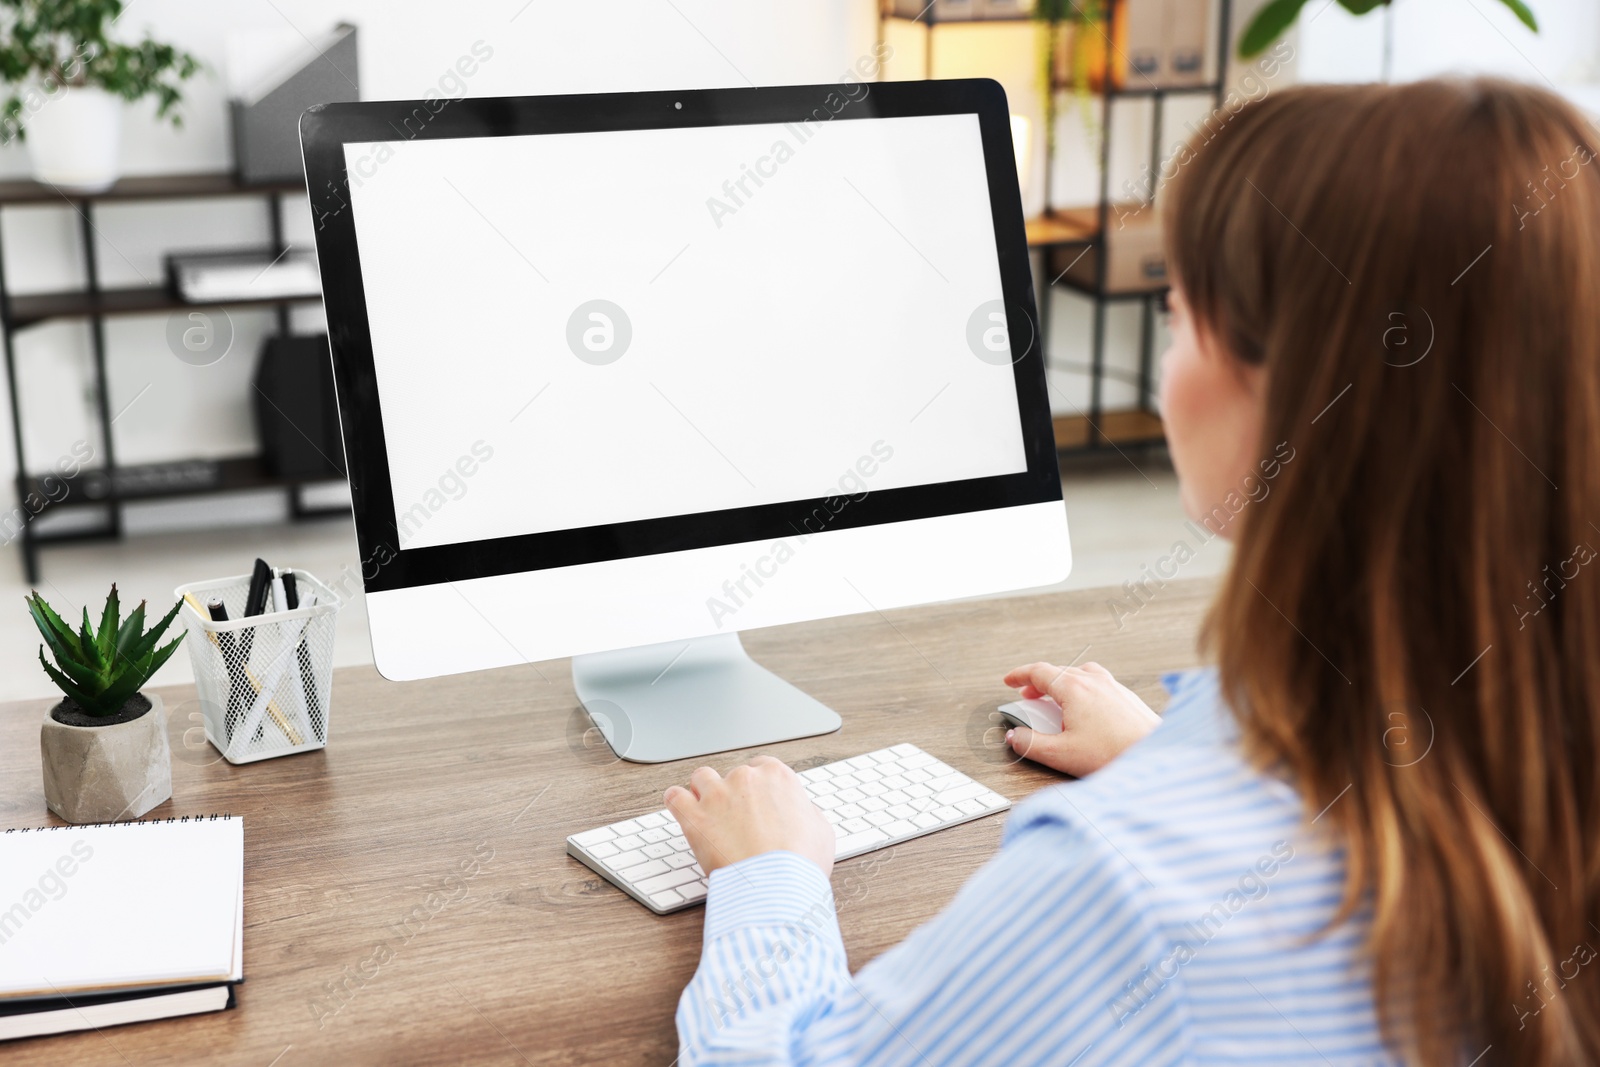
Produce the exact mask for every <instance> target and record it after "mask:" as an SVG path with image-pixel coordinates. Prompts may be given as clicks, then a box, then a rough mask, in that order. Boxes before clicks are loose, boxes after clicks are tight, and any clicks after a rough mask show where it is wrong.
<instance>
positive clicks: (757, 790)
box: [665, 756, 834, 876]
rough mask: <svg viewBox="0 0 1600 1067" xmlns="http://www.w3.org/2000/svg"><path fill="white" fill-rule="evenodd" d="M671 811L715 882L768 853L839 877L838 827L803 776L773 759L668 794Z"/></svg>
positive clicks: (697, 778) (702, 774)
mask: <svg viewBox="0 0 1600 1067" xmlns="http://www.w3.org/2000/svg"><path fill="white" fill-rule="evenodd" d="M665 799H666V803H667V809H668V810H669V811H671V812H672V815H673V818H675V819H677V820H678V825H679V826H680V827H682V828H683V836H684V837H686V838H688V839H689V844H690V845H691V846H693V847H694V855H695V859H697V860H699V861H700V866H701V867H702V868H704V870H705V872H706V874H707V875H708V876H709V875H710V874H711V872H712V871H714V870H716V869H717V868H718V867H726V866H728V865H730V864H734V863H738V862H739V861H740V860H744V859H749V858H750V857H751V856H759V855H761V854H762V853H763V852H777V851H780V850H782V851H788V852H794V853H797V854H799V855H801V856H804V857H805V858H806V859H808V860H810V861H811V862H813V863H815V864H816V865H817V866H818V867H820V868H821V869H822V873H823V875H824V876H826V875H828V874H830V873H831V872H832V871H833V842H834V837H833V826H832V825H831V824H830V823H829V822H828V820H827V817H826V816H824V815H823V814H822V811H821V809H819V808H818V807H817V806H816V805H815V804H813V803H811V798H810V797H809V796H808V795H806V790H805V786H804V785H802V784H801V782H800V776H799V775H798V774H796V773H794V771H793V770H791V769H790V768H789V765H788V764H786V763H784V762H782V761H781V760H776V759H773V758H772V757H771V756H757V757H756V758H755V759H753V760H751V761H750V762H749V764H748V765H746V766H743V767H735V768H734V769H733V770H731V771H729V772H728V776H727V777H726V778H724V777H723V776H722V775H720V774H718V773H717V772H716V771H714V770H712V769H711V768H710V767H701V768H700V769H699V770H697V771H695V772H694V773H693V774H692V775H690V776H689V786H688V788H684V787H683V786H678V785H675V786H673V787H672V788H671V789H668V790H667V793H666V798H665Z"/></svg>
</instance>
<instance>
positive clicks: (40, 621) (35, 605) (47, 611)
mask: <svg viewBox="0 0 1600 1067" xmlns="http://www.w3.org/2000/svg"><path fill="white" fill-rule="evenodd" d="M28 611H29V612H30V613H32V615H33V621H34V623H35V624H36V625H37V626H38V627H39V632H40V633H42V634H44V635H45V640H47V641H49V640H50V638H51V635H52V634H53V635H54V636H55V639H56V640H57V641H59V642H60V643H61V644H62V645H64V646H66V647H67V648H69V649H71V650H72V655H73V656H74V657H76V658H77V659H82V658H83V649H82V648H80V647H79V645H78V635H77V634H75V633H73V632H72V627H70V626H68V625H67V623H66V620H65V619H63V618H62V617H61V616H60V615H57V614H56V613H55V609H54V608H52V607H51V606H50V605H49V604H47V603H45V599H44V597H42V596H40V595H39V593H38V591H37V590H35V591H34V594H33V596H32V597H30V598H29V599H28ZM51 647H52V648H54V647H55V642H51Z"/></svg>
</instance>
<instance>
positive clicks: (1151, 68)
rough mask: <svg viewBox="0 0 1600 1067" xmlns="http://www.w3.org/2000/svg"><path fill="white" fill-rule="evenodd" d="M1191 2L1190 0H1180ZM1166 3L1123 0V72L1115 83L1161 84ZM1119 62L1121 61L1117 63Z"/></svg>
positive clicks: (1160, 0)
mask: <svg viewBox="0 0 1600 1067" xmlns="http://www.w3.org/2000/svg"><path fill="white" fill-rule="evenodd" d="M1184 2H1187V3H1193V2H1194V0H1184ZM1169 6H1170V3H1165V2H1163V0H1126V3H1125V5H1124V9H1125V11H1126V14H1127V35H1128V36H1127V42H1126V45H1125V47H1124V54H1125V55H1126V56H1127V67H1128V69H1127V73H1126V75H1125V76H1124V77H1122V78H1121V80H1120V82H1119V84H1120V85H1123V86H1130V85H1131V86H1133V87H1134V88H1142V87H1144V86H1147V85H1150V84H1152V83H1154V84H1156V85H1161V84H1162V80H1163V78H1164V77H1165V76H1166V70H1165V67H1166V53H1167V48H1166V41H1165V35H1166V26H1167V22H1168V21H1169V16H1168V10H1167V9H1168V7H1169ZM1118 65H1119V66H1121V64H1118Z"/></svg>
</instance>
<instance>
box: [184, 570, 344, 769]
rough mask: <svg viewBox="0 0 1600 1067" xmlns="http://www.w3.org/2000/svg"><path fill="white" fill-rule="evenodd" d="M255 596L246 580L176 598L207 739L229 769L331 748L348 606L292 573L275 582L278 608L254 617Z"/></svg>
mask: <svg viewBox="0 0 1600 1067" xmlns="http://www.w3.org/2000/svg"><path fill="white" fill-rule="evenodd" d="M250 587H251V576H250V575H248V574H241V575H238V576H236V577H232V578H217V579H214V580H212V581H208V582H194V583H192V584H189V585H182V586H179V587H178V588H177V589H175V590H174V591H173V592H174V594H175V595H176V596H178V597H180V598H182V600H183V602H184V607H183V610H182V611H181V612H180V613H179V614H180V615H181V617H182V619H183V624H184V627H185V628H186V629H187V630H188V632H189V640H188V641H186V642H184V643H185V644H186V645H188V647H189V657H190V659H191V660H192V661H193V663H194V681H195V688H196V689H197V690H199V696H200V709H201V716H202V718H203V719H204V721H205V731H206V740H208V741H210V742H211V744H212V745H213V746H214V747H215V748H216V749H217V751H218V752H220V753H222V756H223V758H224V759H226V760H227V761H228V762H229V763H252V762H254V761H256V760H262V759H270V758H272V757H273V756H287V755H291V754H293V753H296V752H309V751H311V750H313V749H318V748H323V747H325V746H326V745H327V743H328V702H329V698H330V697H331V696H332V692H333V629H334V619H335V617H336V616H337V614H338V610H339V605H338V598H337V597H336V596H335V595H334V593H333V591H332V590H331V589H329V588H328V587H327V586H325V585H323V584H322V583H321V582H319V581H317V579H316V578H314V577H312V576H311V575H310V574H307V573H306V572H305V571H283V572H279V573H277V574H274V575H273V576H272V578H271V587H272V601H271V604H272V606H271V607H270V608H269V609H268V610H267V611H266V612H265V613H263V614H259V615H246V614H245V611H246V600H247V598H248V596H249V594H250ZM289 605H294V606H293V607H291V606H289Z"/></svg>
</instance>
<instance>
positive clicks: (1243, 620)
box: [1167, 80, 1600, 1067]
mask: <svg viewBox="0 0 1600 1067" xmlns="http://www.w3.org/2000/svg"><path fill="white" fill-rule="evenodd" d="M1218 118H1219V119H1221V118H1222V116H1218ZM1593 133H1594V131H1593V130H1592V129H1591V128H1590V127H1589V126H1588V124H1587V123H1585V122H1584V121H1583V120H1582V119H1581V118H1579V116H1578V115H1577V114H1576V113H1575V112H1574V111H1573V110H1572V109H1571V108H1570V107H1569V106H1568V105H1566V104H1565V103H1563V102H1562V101H1561V100H1559V99H1558V98H1557V97H1555V96H1553V95H1551V94H1550V93H1547V92H1544V91H1542V90H1540V89H1536V88H1533V87H1529V86H1524V85H1516V84H1511V83H1507V82H1501V81H1493V80H1473V81H1428V82H1419V83H1414V84H1409V85H1403V86H1315V87H1299V88H1293V89H1288V90H1284V91H1281V92H1279V93H1276V94H1274V95H1272V96H1269V97H1268V98H1266V99H1264V100H1262V101H1260V102H1259V103H1256V104H1253V105H1251V106H1249V107H1246V108H1244V109H1243V110H1242V111H1240V112H1239V113H1238V114H1236V115H1232V116H1228V117H1226V120H1225V121H1220V122H1216V121H1214V122H1212V123H1208V124H1207V127H1206V130H1205V132H1204V133H1203V134H1201V135H1200V136H1199V137H1197V138H1196V139H1195V140H1194V141H1192V142H1191V143H1190V145H1189V147H1188V149H1187V150H1186V151H1185V152H1183V153H1181V154H1180V156H1179V157H1178V158H1177V159H1175V160H1174V162H1175V163H1176V164H1178V174H1177V175H1176V177H1175V179H1174V180H1173V182H1172V185H1171V188H1170V190H1169V196H1168V198H1167V203H1168V205H1169V206H1168V214H1167V220H1168V221H1167V225H1168V232H1167V236H1168V245H1169V253H1170V256H1171V264H1172V267H1173V271H1174V275H1175V278H1176V280H1177V283H1178V284H1179V285H1180V287H1181V288H1182V290H1183V293H1184V295H1185V297H1186V298H1187V302H1188V304H1189V306H1190V307H1191V309H1192V312H1193V315H1194V316H1195V319H1196V321H1197V324H1198V325H1199V327H1200V329H1201V333H1202V336H1204V337H1208V338H1209V339H1210V340H1212V341H1213V342H1214V343H1216V344H1217V345H1219V346H1220V347H1221V349H1223V350H1225V351H1226V352H1228V353H1230V354H1231V355H1232V356H1233V357H1235V358H1238V359H1240V360H1243V361H1245V362H1247V363H1251V364H1256V365H1260V366H1262V367H1263V368H1264V369H1265V377H1266V411H1265V427H1264V436H1263V439H1262V442H1261V450H1262V455H1266V454H1267V453H1268V452H1269V451H1270V450H1271V448H1272V447H1273V444H1275V443H1277V442H1288V443H1289V444H1290V445H1292V446H1293V448H1294V449H1295V456H1296V458H1295V462H1294V463H1292V464H1285V465H1284V466H1283V467H1282V471H1281V474H1280V476H1279V477H1278V478H1277V479H1276V481H1275V483H1274V486H1273V491H1272V493H1271V494H1270V495H1269V496H1267V497H1266V498H1264V499H1263V500H1261V501H1260V502H1257V503H1252V504H1251V505H1250V507H1249V510H1248V511H1247V512H1246V513H1245V514H1244V515H1243V516H1242V519H1243V521H1242V523H1241V526H1240V529H1239V531H1238V535H1237V544H1236V552H1235V556H1234V560H1233V564H1232V567H1231V569H1230V572H1229V574H1228V576H1227V578H1226V580H1225V581H1224V583H1223V586H1222V589H1221V592H1220V594H1219V596H1218V599H1217V601H1216V603H1215V604H1214V606H1213V608H1212V611H1211V614H1210V616H1209V618H1208V620H1207V623H1206V628H1205V637H1204V641H1205V643H1206V645H1207V647H1208V648H1209V649H1210V651H1211V652H1212V653H1214V655H1215V657H1216V659H1217V662H1218V666H1219V670H1220V674H1221V678H1222V684H1223V688H1224V692H1225V693H1226V694H1227V698H1228V700H1229V702H1230V704H1231V706H1232V708H1233V709H1234V713H1235V714H1236V715H1237V717H1238V719H1239V720H1240V723H1241V726H1242V730H1243V735H1244V738H1245V744H1246V746H1247V749H1248V751H1249V752H1250V754H1251V756H1252V758H1253V759H1254V760H1256V761H1257V762H1258V763H1259V764H1260V765H1262V766H1263V767H1269V768H1274V769H1282V770H1284V771H1286V772H1287V773H1288V774H1290V775H1291V776H1292V777H1293V779H1294V780H1295V781H1296V782H1297V784H1298V785H1299V787H1300V789H1301V791H1302V793H1303V796H1304V799H1305V804H1306V807H1307V818H1308V819H1311V818H1313V816H1314V815H1315V816H1316V821H1317V823H1318V829H1319V830H1321V829H1323V828H1331V830H1332V832H1333V833H1335V834H1336V835H1337V836H1338V839H1339V842H1340V844H1341V845H1342V847H1343V849H1344V853H1345V857H1346V863H1347V880H1346V885H1345V898H1344V909H1343V911H1342V912H1341V916H1340V918H1341V919H1342V918H1344V917H1346V916H1349V915H1351V914H1353V913H1355V912H1356V911H1357V910H1359V909H1370V912H1371V916H1372V925H1371V933H1370V942H1369V950H1370V954H1371V958H1372V964H1373V974H1374V983H1375V995H1376V998H1377V1006H1378V1011H1379V1013H1380V1018H1381V1020H1382V1023H1383V1027H1384V1031H1385V1036H1386V1038H1387V1039H1388V1040H1389V1041H1390V1042H1391V1044H1392V1045H1393V1047H1395V1048H1396V1049H1397V1050H1399V1051H1402V1052H1404V1053H1407V1054H1409V1055H1410V1056H1412V1057H1414V1058H1415V1059H1416V1060H1418V1061H1420V1062H1422V1063H1426V1064H1430V1065H1433V1064H1438V1065H1443V1064H1457V1065H1459V1064H1465V1063H1468V1062H1473V1058H1474V1057H1476V1056H1479V1055H1480V1054H1482V1058H1481V1059H1480V1060H1477V1061H1475V1062H1477V1063H1478V1064H1480V1065H1486V1064H1490V1063H1508V1064H1509V1063H1514V1064H1518V1065H1522V1064H1532V1065H1538V1067H1545V1065H1556V1064H1561V1065H1567V1064H1571V1065H1577V1064H1588V1063H1595V1062H1597V1061H1600V959H1597V958H1596V953H1595V949H1594V947H1593V946H1600V926H1597V924H1600V848H1597V847H1596V846H1597V844H1600V789H1597V786H1596V773H1597V768H1600V561H1597V560H1596V552H1595V548H1594V547H1593V546H1600V161H1597V160H1596V159H1595V151H1594V140H1595V138H1594V136H1593ZM1316 813H1320V815H1316Z"/></svg>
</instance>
